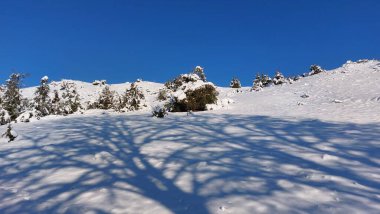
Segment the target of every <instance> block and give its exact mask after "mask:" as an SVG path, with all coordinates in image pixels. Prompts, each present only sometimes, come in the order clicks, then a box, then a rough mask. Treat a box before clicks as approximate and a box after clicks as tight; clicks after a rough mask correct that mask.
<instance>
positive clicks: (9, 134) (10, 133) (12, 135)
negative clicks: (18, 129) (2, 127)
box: [1, 123, 17, 142]
mask: <svg viewBox="0 0 380 214" xmlns="http://www.w3.org/2000/svg"><path fill="white" fill-rule="evenodd" d="M1 137H6V138H8V139H9V140H8V142H11V141H14V140H15V139H16V137H17V134H15V133H14V132H13V131H12V126H11V124H10V123H9V125H8V127H7V130H6V131H5V132H4V134H2V135H1Z"/></svg>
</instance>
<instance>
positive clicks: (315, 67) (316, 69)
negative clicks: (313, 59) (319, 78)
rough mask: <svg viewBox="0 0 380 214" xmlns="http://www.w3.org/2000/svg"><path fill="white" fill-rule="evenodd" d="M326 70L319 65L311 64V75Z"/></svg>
mask: <svg viewBox="0 0 380 214" xmlns="http://www.w3.org/2000/svg"><path fill="white" fill-rule="evenodd" d="M324 71H325V70H324V69H322V68H321V66H319V65H311V66H310V72H309V75H310V76H311V75H315V74H319V73H322V72H324Z"/></svg>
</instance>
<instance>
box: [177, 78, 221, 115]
mask: <svg viewBox="0 0 380 214" xmlns="http://www.w3.org/2000/svg"><path fill="white" fill-rule="evenodd" d="M177 92H179V93H173V96H172V99H171V105H170V110H171V111H173V112H186V111H205V110H207V107H206V105H207V104H214V103H216V101H217V100H218V99H217V95H218V92H217V91H216V89H215V87H214V85H213V84H204V85H200V86H198V87H196V88H195V89H185V90H183V91H177Z"/></svg>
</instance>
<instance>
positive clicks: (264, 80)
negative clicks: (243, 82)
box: [261, 74, 273, 87]
mask: <svg viewBox="0 0 380 214" xmlns="http://www.w3.org/2000/svg"><path fill="white" fill-rule="evenodd" d="M261 83H262V84H263V87H268V86H270V85H271V84H272V83H273V80H272V78H270V77H269V76H268V75H266V74H261Z"/></svg>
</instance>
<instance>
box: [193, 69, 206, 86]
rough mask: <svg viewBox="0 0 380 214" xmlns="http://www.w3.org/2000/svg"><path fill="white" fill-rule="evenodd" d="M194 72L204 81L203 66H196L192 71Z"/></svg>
mask: <svg viewBox="0 0 380 214" xmlns="http://www.w3.org/2000/svg"><path fill="white" fill-rule="evenodd" d="M193 73H194V74H196V75H198V76H199V78H200V79H201V80H202V81H203V82H206V75H205V73H204V68H202V67H201V66H199V65H198V66H196V67H195V69H194V71H193Z"/></svg>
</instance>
